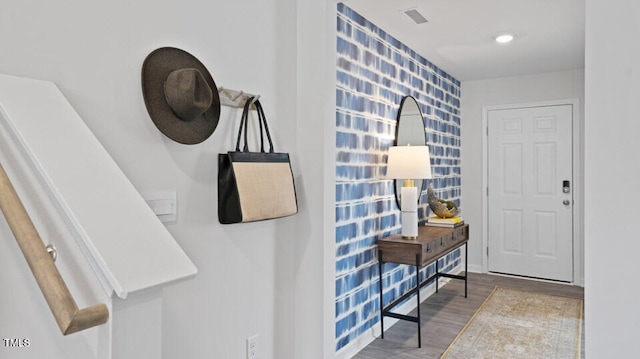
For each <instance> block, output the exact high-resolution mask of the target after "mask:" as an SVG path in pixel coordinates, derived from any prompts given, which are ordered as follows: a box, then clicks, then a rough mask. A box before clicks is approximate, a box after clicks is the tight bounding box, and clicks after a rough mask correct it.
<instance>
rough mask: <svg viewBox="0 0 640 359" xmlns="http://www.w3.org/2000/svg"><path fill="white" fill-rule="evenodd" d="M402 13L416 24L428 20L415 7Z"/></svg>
mask: <svg viewBox="0 0 640 359" xmlns="http://www.w3.org/2000/svg"><path fill="white" fill-rule="evenodd" d="M404 13H405V14H406V15H407V16H408V17H410V18H411V20H413V21H414V22H415V23H416V24H424V23H425V22H428V20H427V19H426V18H425V17H424V16H422V14H421V13H420V12H418V10H416V9H410V10H405V11H404Z"/></svg>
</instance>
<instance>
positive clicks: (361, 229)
mask: <svg viewBox="0 0 640 359" xmlns="http://www.w3.org/2000/svg"><path fill="white" fill-rule="evenodd" d="M337 20H338V21H337V59H336V61H337V70H336V76H337V87H336V131H337V132H336V152H337V158H336V212H335V216H336V282H335V283H336V288H335V291H336V301H335V309H336V328H335V329H336V351H339V350H340V349H342V348H344V347H345V346H347V345H348V344H349V343H351V342H353V341H355V339H356V338H358V337H359V336H360V335H362V334H363V333H366V332H369V333H370V331H371V328H372V327H374V326H376V325H378V326H379V325H380V324H379V321H380V304H379V287H378V285H379V279H378V278H379V273H378V259H377V257H378V256H377V240H378V239H379V238H382V237H385V236H387V235H390V234H394V233H399V232H400V229H401V227H400V225H401V223H400V211H399V210H398V208H397V205H396V202H395V195H394V186H393V181H392V180H388V179H386V178H385V173H386V161H387V152H388V148H389V146H392V145H393V143H394V136H395V129H396V115H397V112H398V106H399V104H400V101H401V100H402V98H403V96H406V95H411V96H413V97H414V98H415V99H416V100H417V101H418V103H419V105H420V107H421V110H422V112H423V116H424V122H425V129H426V133H427V145H428V146H429V148H430V151H431V166H432V171H433V177H434V178H433V179H432V180H428V181H427V183H429V182H431V183H433V186H434V188H435V189H436V194H437V195H438V196H439V197H441V198H445V199H449V200H453V201H454V202H456V203H457V204H458V205H460V191H461V189H460V83H459V81H457V80H456V79H454V78H453V77H451V76H450V75H448V74H447V73H445V72H444V71H442V70H441V69H439V68H438V67H436V66H435V65H434V64H432V63H430V62H429V61H427V60H426V59H425V58H423V57H422V56H420V55H418V54H417V53H415V51H413V50H412V49H410V48H408V47H407V46H406V45H404V44H403V43H401V42H400V41H398V40H396V39H395V38H393V37H392V36H390V35H389V34H387V33H386V32H384V31H383V30H382V29H380V28H378V27H376V26H375V25H374V24H372V23H371V22H369V21H368V20H367V19H365V18H363V17H362V16H360V15H359V14H358V13H356V12H355V11H353V10H352V9H350V8H349V7H347V6H346V5H344V4H342V3H340V4H338V19H337ZM426 202H427V201H426V190H425V191H423V193H422V202H421V205H420V209H419V215H420V216H421V219H424V218H426V216H428V215H429V211H428V209H427V205H426ZM459 263H460V250H456V251H455V252H453V253H452V254H450V255H448V256H447V257H446V258H444V259H442V260H441V262H440V263H439V265H440V268H443V269H442V271H450V270H451V269H452V268H454V267H455V266H457V265H458V264H459ZM422 271H423V273H422V274H421V278H426V277H424V276H425V275H431V274H433V272H434V271H435V265H431V266H428V267H426V268H423V269H422ZM414 285H415V268H414V267H411V266H404V265H394V264H390V263H387V264H385V265H384V268H383V286H384V293H383V299H384V302H385V303H389V302H391V301H392V300H393V299H395V298H397V297H399V296H401V295H402V294H404V293H405V292H406V291H408V290H409V289H410V288H412V287H413V286H414ZM414 300H415V299H414Z"/></svg>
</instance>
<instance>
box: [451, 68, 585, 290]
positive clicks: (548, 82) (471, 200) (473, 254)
mask: <svg viewBox="0 0 640 359" xmlns="http://www.w3.org/2000/svg"><path fill="white" fill-rule="evenodd" d="M567 99H578V100H579V102H580V107H581V108H580V109H579V114H580V119H579V121H580V123H582V122H583V113H584V111H583V110H582V108H583V107H584V72H583V71H582V70H571V71H562V72H553V73H545V74H538V75H529V76H519V77H508V78H499V79H489V80H479V81H466V82H463V83H462V99H461V112H462V135H461V137H462V154H461V157H462V159H461V161H462V187H463V190H462V198H461V202H462V210H463V217H464V220H465V222H467V223H469V224H470V230H471V240H470V241H469V268H470V270H473V271H478V272H481V271H482V268H483V262H482V259H483V255H482V254H483V250H484V248H483V247H482V231H485V230H486V229H484V228H483V227H482V206H483V198H484V196H483V193H484V191H485V189H483V188H482V176H483V174H482V158H483V155H484V153H483V152H482V138H483V135H484V134H485V130H484V129H483V128H482V108H483V106H489V105H506V104H517V103H527V102H540V101H550V100H567ZM579 215H580V214H579ZM578 240H580V238H578ZM581 272H583V270H581ZM576 282H579V283H581V282H582V279H581V278H576Z"/></svg>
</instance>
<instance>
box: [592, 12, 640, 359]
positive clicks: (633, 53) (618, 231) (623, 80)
mask: <svg viewBox="0 0 640 359" xmlns="http://www.w3.org/2000/svg"><path fill="white" fill-rule="evenodd" d="M611 5H612V2H610V1H607V0H587V1H586V65H585V66H586V71H585V73H586V91H585V95H586V96H585V97H586V101H587V102H586V106H585V107H586V108H585V109H586V118H585V138H586V146H585V178H586V180H585V244H586V249H585V259H586V276H585V279H586V283H585V309H586V313H585V317H586V327H585V334H586V353H587V356H588V357H590V358H631V357H635V356H637V355H638V354H637V353H638V337H639V336H640V329H639V328H640V327H639V326H638V323H640V306H638V288H637V283H638V276H637V273H638V266H637V263H638V253H640V241H638V240H637V237H638V236H637V233H638V229H637V227H636V225H637V219H636V218H635V217H636V216H637V215H638V213H640V211H639V210H638V203H639V202H640V186H638V177H639V176H640V156H638V151H639V150H640V142H639V141H638V134H639V133H640V121H638V114H640V101H638V96H640V43H638V41H634V40H633V39H637V38H638V37H639V36H640V28H639V27H638V22H639V21H640V3H638V1H637V0H619V1H616V2H615V6H611Z"/></svg>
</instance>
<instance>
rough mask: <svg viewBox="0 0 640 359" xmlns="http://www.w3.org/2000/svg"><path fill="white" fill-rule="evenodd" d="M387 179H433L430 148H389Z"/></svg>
mask: <svg viewBox="0 0 640 359" xmlns="http://www.w3.org/2000/svg"><path fill="white" fill-rule="evenodd" d="M387 178H394V179H421V178H431V159H430V157H429V146H392V147H389V158H388V160H387Z"/></svg>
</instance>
